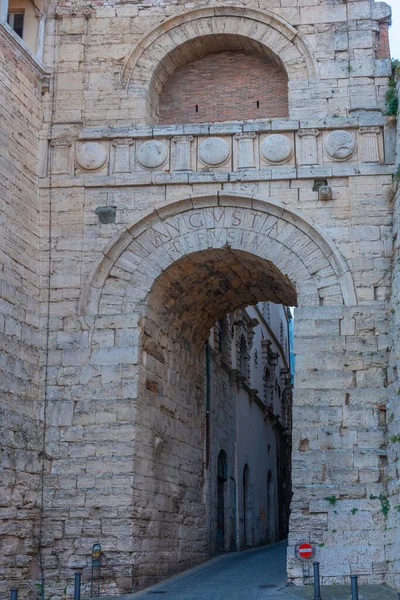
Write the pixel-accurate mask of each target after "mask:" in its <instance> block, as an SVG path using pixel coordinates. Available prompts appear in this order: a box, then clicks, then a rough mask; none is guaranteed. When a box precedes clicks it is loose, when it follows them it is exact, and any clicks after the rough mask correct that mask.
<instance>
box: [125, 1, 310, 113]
mask: <svg viewBox="0 0 400 600" xmlns="http://www.w3.org/2000/svg"><path fill="white" fill-rule="evenodd" d="M212 36H214V37H215V38H217V37H219V38H223V37H224V36H238V37H239V36H240V37H241V38H242V39H245V38H246V39H248V40H249V42H250V44H251V43H252V44H254V45H255V49H254V50H255V51H256V52H260V50H259V49H260V48H264V50H265V52H267V53H269V54H270V55H273V56H275V57H276V59H277V60H278V61H279V62H280V64H281V65H282V66H283V68H284V69H285V71H286V73H287V76H288V79H289V82H290V81H291V80H299V79H302V80H307V79H314V78H315V76H316V69H315V65H314V61H313V58H312V56H311V53H310V51H309V49H308V48H307V46H306V44H305V42H304V41H303V39H302V37H301V36H300V34H299V33H298V31H297V30H296V29H295V28H294V27H292V26H291V25H290V24H289V23H288V22H287V21H285V20H284V19H282V18H281V17H279V16H278V15H275V14H274V13H272V12H270V11H265V10H264V11H260V10H256V9H252V8H245V7H235V6H219V7H204V8H200V9H196V10H193V11H190V12H187V13H184V14H182V15H178V16H175V17H173V18H171V19H168V20H167V21H165V22H164V23H162V24H161V25H159V26H158V27H157V28H155V29H154V30H153V31H151V32H150V33H148V34H147V35H145V36H144V37H143V38H142V39H141V41H140V42H139V43H138V44H137V45H136V46H135V47H134V48H133V50H132V51H131V52H130V53H129V55H128V56H127V57H126V59H125V61H124V64H123V66H122V70H121V76H120V85H121V86H122V87H125V88H128V87H129V84H130V82H132V85H134V87H135V90H137V89H138V87H142V88H143V91H144V95H147V96H151V94H152V93H154V90H157V88H159V87H160V85H162V83H163V78H162V77H161V78H160V71H161V72H162V73H163V74H166V75H168V74H169V75H171V74H172V73H173V72H174V71H175V70H176V69H177V68H179V67H181V66H182V65H183V64H185V62H187V61H188V60H191V59H192V58H194V57H196V56H199V51H200V55H201V49H200V46H201V44H202V42H201V40H202V39H205V38H208V39H210V37H212ZM196 46H198V47H196ZM256 46H257V48H256ZM190 48H191V49H192V52H189V51H188V49H190ZM154 79H156V80H157V81H154ZM158 80H159V81H158ZM159 92H160V90H159V89H158V93H159ZM147 101H148V102H149V103H150V104H151V102H152V99H151V97H150V98H149V97H147ZM147 112H148V113H149V112H150V113H151V110H149V109H147Z"/></svg>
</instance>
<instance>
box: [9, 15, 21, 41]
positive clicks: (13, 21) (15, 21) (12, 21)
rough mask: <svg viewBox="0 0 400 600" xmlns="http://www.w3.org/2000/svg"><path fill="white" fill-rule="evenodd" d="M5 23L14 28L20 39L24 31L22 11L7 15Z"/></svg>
mask: <svg viewBox="0 0 400 600" xmlns="http://www.w3.org/2000/svg"><path fill="white" fill-rule="evenodd" d="M7 23H8V24H9V26H10V27H11V28H12V29H14V31H15V33H16V34H17V35H19V37H20V38H21V39H22V36H23V33H24V13H23V12H12V13H8V15H7Z"/></svg>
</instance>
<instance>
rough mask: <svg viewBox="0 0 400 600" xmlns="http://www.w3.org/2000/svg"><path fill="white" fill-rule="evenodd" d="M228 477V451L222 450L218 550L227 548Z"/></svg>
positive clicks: (219, 467) (219, 464)
mask: <svg viewBox="0 0 400 600" xmlns="http://www.w3.org/2000/svg"><path fill="white" fill-rule="evenodd" d="M227 478H228V467H227V458H226V452H225V451H224V450H221V452H220V453H219V455H218V476H217V479H218V492H217V496H218V501H217V502H218V503H217V550H218V551H219V552H223V551H224V550H225V518H226V516H225V503H226V500H225V493H226V492H225V489H226V481H227Z"/></svg>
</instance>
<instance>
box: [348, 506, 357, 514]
mask: <svg viewBox="0 0 400 600" xmlns="http://www.w3.org/2000/svg"><path fill="white" fill-rule="evenodd" d="M350 512H351V514H352V515H355V514H356V512H358V508H356V507H354V508H352V509H351V511H350Z"/></svg>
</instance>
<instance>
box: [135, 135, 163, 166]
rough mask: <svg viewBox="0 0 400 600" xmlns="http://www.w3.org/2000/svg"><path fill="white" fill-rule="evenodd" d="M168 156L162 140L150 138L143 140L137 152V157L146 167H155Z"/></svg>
mask: <svg viewBox="0 0 400 600" xmlns="http://www.w3.org/2000/svg"><path fill="white" fill-rule="evenodd" d="M167 158H168V150H167V146H166V145H165V144H164V143H163V142H156V141H155V140H150V141H149V142H144V143H143V144H142V145H141V146H140V148H139V150H138V153H137V159H138V161H139V162H140V164H141V165H142V167H146V168H147V169H157V168H158V167H161V165H163V164H164V163H165V161H166V160H167Z"/></svg>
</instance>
